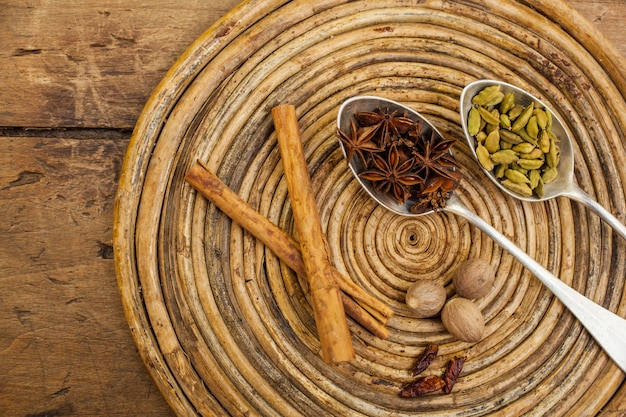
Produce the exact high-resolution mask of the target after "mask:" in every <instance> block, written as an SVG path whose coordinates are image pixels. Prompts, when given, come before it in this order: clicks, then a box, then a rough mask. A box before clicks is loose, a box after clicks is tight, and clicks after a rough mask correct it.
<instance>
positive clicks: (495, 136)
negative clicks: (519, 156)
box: [483, 129, 500, 153]
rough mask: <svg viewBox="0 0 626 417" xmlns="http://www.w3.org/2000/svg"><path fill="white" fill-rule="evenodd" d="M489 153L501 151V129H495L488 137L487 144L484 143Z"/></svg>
mask: <svg viewBox="0 0 626 417" xmlns="http://www.w3.org/2000/svg"><path fill="white" fill-rule="evenodd" d="M483 145H484V146H485V148H487V151H489V153H494V152H497V151H499V150H500V129H495V130H493V131H492V132H491V133H489V134H488V135H487V138H486V139H485V143H483Z"/></svg>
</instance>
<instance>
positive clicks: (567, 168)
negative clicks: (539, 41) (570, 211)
mask: <svg viewBox="0 0 626 417" xmlns="http://www.w3.org/2000/svg"><path fill="white" fill-rule="evenodd" d="M492 85H499V86H500V91H502V92H503V93H504V94H506V93H509V92H513V94H515V98H516V103H517V104H520V105H522V106H526V105H528V104H530V103H531V102H535V103H538V104H540V105H541V107H543V108H546V109H549V110H550V112H551V113H552V132H553V133H554V134H555V135H556V137H557V138H558V139H559V142H558V145H559V149H560V154H561V156H560V161H559V164H558V165H557V168H556V169H557V172H558V175H557V177H556V179H555V180H554V181H552V182H549V183H547V184H545V186H544V194H543V196H542V197H541V198H540V197H538V196H537V195H535V194H533V195H532V196H523V195H521V194H518V193H516V192H514V191H511V190H509V189H508V188H506V187H504V186H503V185H502V184H501V182H500V180H499V179H498V178H496V176H495V175H494V173H493V172H492V171H488V170H486V169H485V168H484V167H482V165H480V164H479V165H480V167H481V169H482V170H483V172H484V173H485V174H486V175H487V177H489V178H490V179H491V181H493V183H494V184H496V185H497V186H498V187H499V188H500V189H501V190H502V191H504V192H505V193H506V194H508V195H510V196H512V197H514V198H517V199H520V200H524V201H530V202H539V201H545V200H549V199H552V198H555V197H559V196H562V197H569V198H571V199H573V200H576V201H579V202H581V203H583V204H584V205H585V206H587V207H588V208H590V209H591V210H593V211H594V212H595V213H596V214H597V215H598V216H600V217H601V218H602V219H603V220H604V221H606V222H607V223H608V224H609V225H610V226H611V227H612V228H613V229H614V230H615V231H616V232H617V233H618V234H619V235H620V236H622V238H624V239H626V226H624V224H623V223H622V222H620V221H619V220H618V219H617V218H616V217H615V216H613V214H611V213H610V212H609V211H608V210H606V209H605V208H604V207H603V206H602V205H600V204H599V203H598V202H596V201H595V200H594V199H593V198H591V197H590V196H589V195H588V194H587V193H585V192H584V191H583V190H582V189H580V188H579V187H578V185H576V183H575V182H574V150H573V147H572V139H571V137H572V135H571V134H570V132H569V130H568V129H567V127H566V125H565V124H564V123H563V122H562V121H561V119H560V118H559V117H558V115H557V114H556V113H555V112H554V111H552V110H551V109H550V107H549V106H547V105H546V104H545V103H543V102H542V101H541V100H539V99H538V98H537V97H535V96H533V95H532V94H530V93H528V92H526V91H524V90H522V89H521V88H518V87H516V86H514V85H511V84H508V83H505V82H502V81H496V80H478V81H474V82H472V83H470V84H468V85H467V86H466V87H465V88H464V89H463V92H462V93H461V98H460V113H461V125H462V126H463V132H464V133H465V139H466V141H467V144H468V146H469V148H470V150H471V151H472V154H473V155H474V158H475V159H476V160H478V156H477V155H476V140H475V138H474V137H473V136H472V135H471V134H470V133H469V131H468V115H469V111H470V109H471V108H472V106H473V104H472V98H473V97H474V96H475V95H476V94H478V93H479V92H480V91H481V90H483V89H484V88H486V87H489V86H492Z"/></svg>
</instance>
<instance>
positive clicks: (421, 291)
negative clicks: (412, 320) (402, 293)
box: [405, 279, 446, 318]
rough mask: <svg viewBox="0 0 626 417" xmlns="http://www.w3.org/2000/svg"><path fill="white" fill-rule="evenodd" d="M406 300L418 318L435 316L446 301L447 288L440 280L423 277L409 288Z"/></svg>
mask: <svg viewBox="0 0 626 417" xmlns="http://www.w3.org/2000/svg"><path fill="white" fill-rule="evenodd" d="M405 301H406V305H407V306H408V307H409V308H410V309H411V310H413V312H415V314H416V315H417V317H418V318H427V317H433V316H436V315H437V314H439V312H440V311H441V308H442V307H443V305H444V304H445V302H446V289H445V288H444V286H443V284H441V283H439V282H435V281H431V280H426V279H421V280H418V281H415V283H413V284H412V285H411V286H410V287H409V288H408V290H407V291H406V298H405Z"/></svg>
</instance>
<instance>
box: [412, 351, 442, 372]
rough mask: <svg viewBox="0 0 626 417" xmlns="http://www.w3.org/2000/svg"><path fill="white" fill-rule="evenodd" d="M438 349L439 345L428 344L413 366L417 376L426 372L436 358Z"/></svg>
mask: <svg viewBox="0 0 626 417" xmlns="http://www.w3.org/2000/svg"><path fill="white" fill-rule="evenodd" d="M438 351H439V347H438V346H437V345H428V346H426V349H424V351H423V352H422V354H421V355H420V356H419V357H418V358H417V363H416V364H415V366H414V367H413V376H417V375H419V374H421V373H422V372H424V371H425V370H426V368H428V367H429V366H430V364H431V363H432V362H433V360H435V357H437V352H438Z"/></svg>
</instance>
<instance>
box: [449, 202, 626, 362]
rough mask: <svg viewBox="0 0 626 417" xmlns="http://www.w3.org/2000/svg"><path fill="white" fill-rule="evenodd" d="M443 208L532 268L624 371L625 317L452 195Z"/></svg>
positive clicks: (625, 359) (625, 346)
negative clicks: (573, 285) (561, 276)
mask: <svg viewBox="0 0 626 417" xmlns="http://www.w3.org/2000/svg"><path fill="white" fill-rule="evenodd" d="M445 210H446V211H449V212H452V213H454V214H457V215H459V216H461V217H463V218H465V219H466V220H468V221H469V222H470V223H472V224H473V225H474V226H476V227H478V228H479V229H480V230H482V231H483V232H484V233H485V234H486V235H488V236H489V237H491V238H492V239H493V240H494V241H496V242H497V243H498V244H499V245H500V246H502V248H503V249H504V250H506V251H507V252H509V253H510V254H511V255H513V256H514V257H515V258H516V259H517V260H518V261H519V262H520V263H521V264H522V265H524V266H525V267H526V268H527V269H528V270H529V271H530V272H532V273H533V274H534V275H535V276H536V277H537V278H539V280H540V281H541V282H542V283H543V284H544V285H545V286H546V287H547V288H548V289H549V290H550V291H552V293H553V294H554V295H555V296H556V297H557V298H558V299H559V300H560V301H561V302H562V303H563V304H564V305H565V307H567V308H568V309H569V310H570V311H571V312H572V314H574V316H576V318H577V319H578V320H579V321H580V323H581V324H582V325H583V326H584V327H585V328H586V329H587V331H588V332H589V333H590V334H591V335H592V336H593V338H594V339H595V340H596V341H597V342H598V344H599V345H600V346H602V348H603V349H604V351H605V352H606V353H607V354H608V355H609V357H610V358H611V359H613V361H614V362H615V363H616V364H617V366H618V367H619V368H620V369H621V370H622V371H624V372H626V320H625V319H624V318H622V317H620V316H618V315H616V314H614V313H612V312H611V311H609V310H607V309H605V308H603V307H601V306H600V305H598V304H596V303H594V302H593V301H591V300H590V299H589V298H587V297H585V296H584V295H582V294H580V293H579V292H577V291H576V290H574V289H573V288H571V287H570V286H568V285H567V284H565V283H564V282H563V281H561V280H560V279H558V278H557V277H555V276H554V275H553V274H551V273H550V272H549V271H548V270H547V269H545V268H544V267H543V266H541V265H540V264H539V263H538V262H537V261H535V260H534V259H533V258H531V257H530V256H529V255H528V254H526V252H524V251H523V250H521V249H520V248H519V247H517V246H516V245H515V244H514V243H513V242H511V241H510V240H509V239H507V238H506V237H505V236H504V235H503V234H502V233H500V232H498V231H497V230H496V229H494V228H493V227H492V226H491V225H489V224H488V223H487V222H485V221H484V220H483V219H482V218H480V217H479V216H478V215H476V214H475V213H474V212H472V211H471V210H470V209H469V208H467V207H466V206H465V205H464V204H463V203H462V202H461V201H460V200H458V198H456V197H455V196H453V198H451V199H450V200H449V201H448V204H447V206H446V208H445Z"/></svg>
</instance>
